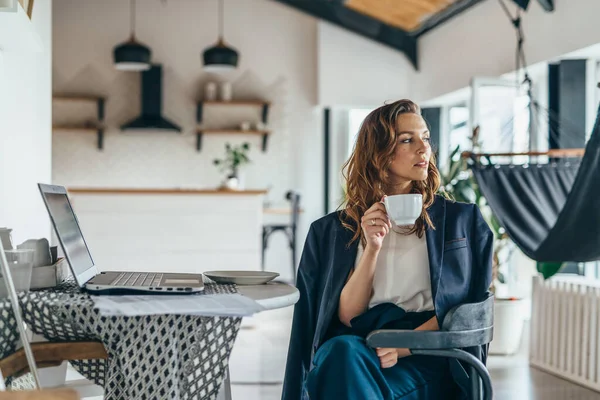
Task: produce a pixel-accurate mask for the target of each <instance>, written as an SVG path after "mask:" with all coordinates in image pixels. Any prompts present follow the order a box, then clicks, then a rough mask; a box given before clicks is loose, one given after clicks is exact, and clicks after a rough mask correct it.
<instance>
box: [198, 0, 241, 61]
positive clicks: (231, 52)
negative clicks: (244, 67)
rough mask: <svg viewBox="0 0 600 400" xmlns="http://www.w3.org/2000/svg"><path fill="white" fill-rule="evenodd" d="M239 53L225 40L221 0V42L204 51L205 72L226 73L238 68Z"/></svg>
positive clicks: (220, 0)
mask: <svg viewBox="0 0 600 400" xmlns="http://www.w3.org/2000/svg"><path fill="white" fill-rule="evenodd" d="M238 58H239V57H238V52H237V51H236V50H235V49H234V48H232V47H228V46H227V45H226V44H225V41H224V40H223V0H219V41H218V42H217V44H215V45H214V46H212V47H209V48H207V49H206V50H204V54H203V59H204V70H205V71H209V72H225V71H231V70H234V69H235V68H237V64H238Z"/></svg>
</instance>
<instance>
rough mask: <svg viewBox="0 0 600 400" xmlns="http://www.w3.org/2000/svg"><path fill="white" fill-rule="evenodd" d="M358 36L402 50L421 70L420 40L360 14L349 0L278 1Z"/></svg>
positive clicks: (415, 66)
mask: <svg viewBox="0 0 600 400" xmlns="http://www.w3.org/2000/svg"><path fill="white" fill-rule="evenodd" d="M275 1H277V2H279V3H282V4H285V5H288V6H290V7H292V8H295V9H297V10H300V11H303V12H305V13H307V14H309V15H312V16H314V17H316V18H320V19H323V20H325V21H329V22H331V23H333V24H335V25H338V26H340V27H342V28H345V29H348V30H350V31H352V32H354V33H356V34H358V35H361V36H365V37H367V38H369V39H371V40H374V41H376V42H378V43H381V44H384V45H386V46H389V47H392V48H394V49H396V50H400V51H401V52H403V53H404V55H405V56H406V57H407V58H408V60H409V61H410V62H411V63H412V65H413V66H414V68H415V69H417V70H418V57H417V40H416V37H414V36H413V35H411V34H409V33H407V32H406V31H404V30H402V29H400V28H398V27H395V26H392V25H389V24H387V23H384V22H382V21H381V20H379V19H377V18H374V17H373V16H369V15H365V14H362V13H359V12H357V11H355V10H353V9H350V8H348V7H346V6H345V5H344V3H346V1H347V0H311V1H306V0H275Z"/></svg>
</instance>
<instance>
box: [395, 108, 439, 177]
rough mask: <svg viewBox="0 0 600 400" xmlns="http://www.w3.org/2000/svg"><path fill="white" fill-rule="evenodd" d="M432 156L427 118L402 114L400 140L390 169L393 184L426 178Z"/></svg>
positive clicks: (400, 117) (400, 118)
mask: <svg viewBox="0 0 600 400" xmlns="http://www.w3.org/2000/svg"><path fill="white" fill-rule="evenodd" d="M430 157H431V144H430V139H429V130H428V129H427V124H426V123H425V120H424V119H423V118H422V117H421V116H420V115H417V114H413V113H408V114H400V116H399V117H398V142H397V144H396V152H395V154H394V159H393V161H392V165H391V166H390V171H389V172H390V178H391V181H392V184H394V185H403V184H408V183H410V182H411V181H424V180H426V179H427V172H428V170H429V158H430Z"/></svg>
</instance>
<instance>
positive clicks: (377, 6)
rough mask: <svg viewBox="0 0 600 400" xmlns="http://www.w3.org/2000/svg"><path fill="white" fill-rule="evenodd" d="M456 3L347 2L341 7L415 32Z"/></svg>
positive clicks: (432, 0) (453, 0) (451, 0)
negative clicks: (424, 23)
mask: <svg viewBox="0 0 600 400" xmlns="http://www.w3.org/2000/svg"><path fill="white" fill-rule="evenodd" d="M457 2H458V0H347V1H346V2H345V3H343V6H344V7H347V8H349V9H351V10H354V11H356V12H359V13H361V14H364V15H368V16H370V17H373V18H375V19H378V20H379V21H381V22H383V23H385V24H387V25H390V26H393V27H396V28H400V29H402V30H404V31H407V32H415V31H417V30H418V29H419V28H420V27H421V26H422V25H423V22H425V21H427V20H428V19H429V18H431V17H433V16H434V15H435V14H438V13H441V12H442V11H444V10H445V9H447V8H448V7H449V6H451V5H453V4H454V3H457Z"/></svg>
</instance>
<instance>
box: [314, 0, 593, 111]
mask: <svg viewBox="0 0 600 400" xmlns="http://www.w3.org/2000/svg"><path fill="white" fill-rule="evenodd" d="M506 3H507V4H508V5H509V7H510V9H511V12H513V14H514V11H515V9H516V6H513V5H512V4H511V2H509V1H506ZM599 14H600V2H598V1H594V0H569V1H568V2H566V1H563V2H557V5H556V10H555V11H554V12H553V13H546V12H544V11H543V10H542V9H541V8H540V6H539V5H538V4H537V3H536V2H531V5H530V6H529V11H528V12H527V13H524V14H522V15H523V29H524V32H525V51H526V55H527V62H528V63H530V64H534V63H538V62H541V61H546V60H551V59H554V58H556V57H559V56H561V55H563V54H566V53H569V52H572V51H575V50H578V49H581V48H584V47H588V46H590V45H593V44H596V43H599V42H600V30H598V28H597V27H598V20H597V15H599ZM418 49H419V67H420V69H419V71H418V72H417V71H415V70H414V68H413V67H412V65H411V64H410V63H409V62H408V60H407V58H406V57H405V56H404V54H403V53H401V52H400V51H397V50H394V49H391V48H389V47H387V46H383V45H380V44H378V43H375V42H373V41H369V40H368V39H365V38H363V37H362V36H359V35H356V34H354V33H351V32H349V31H347V30H344V29H342V28H340V27H338V26H334V25H331V24H329V23H327V22H319V58H320V61H321V63H320V65H319V82H320V86H319V101H320V103H321V104H326V105H352V106H356V105H374V106H377V105H380V104H383V103H384V102H385V101H386V100H390V99H398V98H401V97H409V98H412V99H414V100H415V101H418V102H424V101H427V100H430V99H433V98H437V97H439V96H441V95H444V94H446V93H449V92H453V91H455V90H458V89H461V88H464V87H466V86H468V85H469V83H470V80H471V77H473V76H500V75H503V74H505V73H508V72H510V71H513V70H514V68H515V49H516V34H515V31H514V28H513V27H512V24H511V23H510V21H509V20H508V18H507V17H506V15H505V14H504V12H503V11H502V8H501V6H500V4H499V3H498V1H494V0H490V1H485V2H481V3H479V4H478V5H476V6H473V7H472V8H470V9H469V10H468V11H466V12H464V13H462V14H460V15H458V16H456V17H454V18H453V19H451V20H449V21H447V22H446V23H444V24H442V25H440V26H438V27H437V28H435V29H434V30H432V31H430V32H429V33H427V34H426V35H424V36H422V37H421V38H419V41H418Z"/></svg>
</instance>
